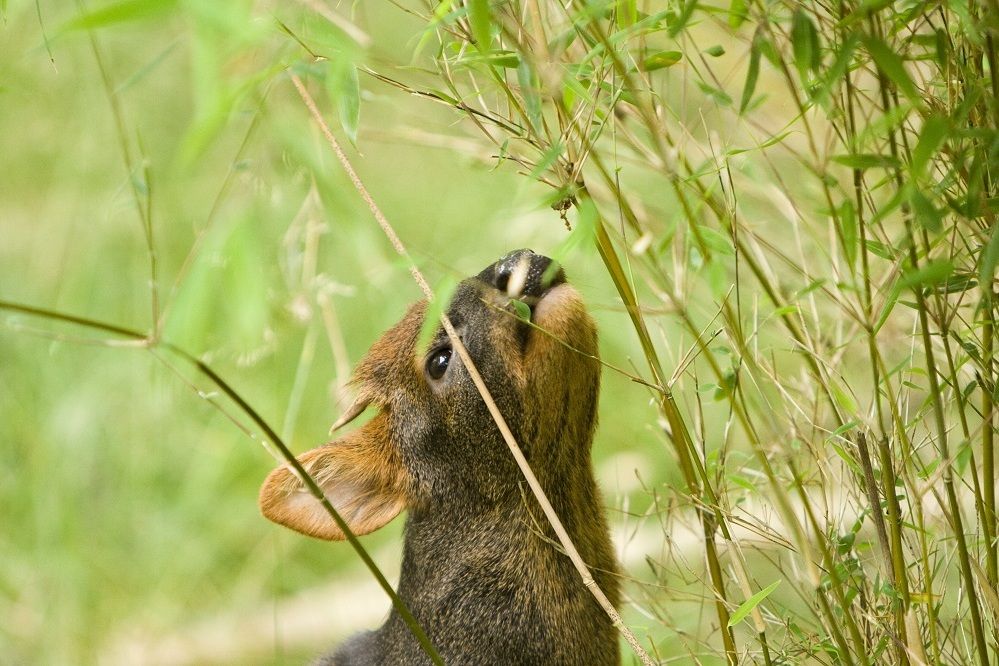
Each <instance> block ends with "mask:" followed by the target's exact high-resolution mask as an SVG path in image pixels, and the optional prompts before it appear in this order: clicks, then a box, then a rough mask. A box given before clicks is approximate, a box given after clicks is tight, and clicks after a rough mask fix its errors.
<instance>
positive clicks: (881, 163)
mask: <svg viewBox="0 0 999 666" xmlns="http://www.w3.org/2000/svg"><path fill="white" fill-rule="evenodd" d="M832 160H833V162H837V163H838V164H842V165H843V166H848V167H850V168H851V169H874V168H878V167H881V168H884V169H890V168H893V167H897V166H898V160H897V159H895V158H894V157H892V156H891V155H875V154H873V153H856V154H852V155H833V156H832Z"/></svg>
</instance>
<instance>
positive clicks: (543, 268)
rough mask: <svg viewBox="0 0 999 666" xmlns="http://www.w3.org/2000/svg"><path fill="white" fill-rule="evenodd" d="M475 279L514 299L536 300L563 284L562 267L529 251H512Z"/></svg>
mask: <svg viewBox="0 0 999 666" xmlns="http://www.w3.org/2000/svg"><path fill="white" fill-rule="evenodd" d="M479 279H480V280H482V281H483V282H486V283H487V284H490V285H492V286H493V287H496V288H497V289H499V290H500V291H503V292H507V293H509V294H510V296H513V297H514V298H520V297H523V296H526V297H528V298H538V297H540V296H541V295H542V294H543V293H545V291H546V290H548V289H549V288H551V287H552V286H553V285H556V284H562V283H563V282H565V273H564V272H563V271H562V267H561V266H559V265H558V264H557V263H556V262H554V261H552V260H551V259H549V258H548V257H546V256H543V255H540V254H535V253H534V252H532V251H531V250H515V251H513V252H511V253H510V254H508V255H506V256H505V257H503V258H502V259H500V260H499V261H497V262H496V263H495V264H493V265H492V266H490V267H489V268H487V269H485V270H484V271H482V272H481V273H480V274H479Z"/></svg>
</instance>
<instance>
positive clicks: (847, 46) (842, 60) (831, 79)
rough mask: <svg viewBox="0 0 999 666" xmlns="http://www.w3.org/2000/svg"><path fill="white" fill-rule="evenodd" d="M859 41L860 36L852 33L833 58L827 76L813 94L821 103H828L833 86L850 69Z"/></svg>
mask: <svg viewBox="0 0 999 666" xmlns="http://www.w3.org/2000/svg"><path fill="white" fill-rule="evenodd" d="M859 42H860V38H859V37H857V35H855V34H851V35H850V36H849V37H847V38H846V40H845V41H844V42H843V43H842V44H841V45H840V47H839V50H838V51H837V52H836V58H835V59H834V60H833V63H832V65H830V66H829V68H828V69H827V70H826V73H825V76H823V77H822V83H821V85H819V86H818V87H817V88H816V89H815V91H814V92H813V94H812V97H813V98H814V99H815V100H816V101H817V102H818V103H819V104H826V103H827V102H828V101H829V95H830V93H831V92H832V89H833V86H835V85H836V84H837V83H838V82H839V80H840V79H842V78H843V76H844V75H845V74H846V73H847V71H848V70H849V68H850V62H851V61H852V60H853V52H854V51H856V49H857V44H858V43H859Z"/></svg>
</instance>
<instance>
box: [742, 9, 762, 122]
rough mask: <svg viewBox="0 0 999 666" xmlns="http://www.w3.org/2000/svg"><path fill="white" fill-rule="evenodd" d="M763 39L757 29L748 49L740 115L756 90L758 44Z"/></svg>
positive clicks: (758, 58) (758, 74) (758, 64)
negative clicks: (747, 62) (747, 63)
mask: <svg viewBox="0 0 999 666" xmlns="http://www.w3.org/2000/svg"><path fill="white" fill-rule="evenodd" d="M764 39H766V38H765V37H764V36H763V32H762V31H761V30H760V29H759V28H758V29H757V30H756V34H755V35H753V43H752V45H751V46H750V47H749V68H748V69H747V70H746V82H745V83H744V84H743V86H742V99H741V100H739V114H740V115H741V114H742V113H744V112H745V111H746V107H748V106H749V102H750V101H751V100H752V99H753V91H754V90H756V80H757V78H759V76H760V44H761V42H762V40H764Z"/></svg>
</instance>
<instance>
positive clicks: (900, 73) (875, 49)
mask: <svg viewBox="0 0 999 666" xmlns="http://www.w3.org/2000/svg"><path fill="white" fill-rule="evenodd" d="M863 40H864V46H865V47H866V48H867V52H868V53H870V54H871V58H873V59H874V63H875V64H876V65H877V66H878V69H879V70H881V72H882V73H883V74H884V75H885V76H887V77H888V78H889V79H891V80H892V82H894V84H895V85H896V86H898V89H899V90H900V91H901V92H902V94H903V95H905V96H906V97H908V98H909V100H910V101H912V103H913V104H921V103H922V97H921V96H920V94H919V91H918V90H916V86H915V84H913V82H912V79H911V78H910V77H909V73H908V72H907V71H905V63H904V61H903V60H902V58H901V57H900V56H899V55H898V54H897V53H895V52H894V51H892V50H891V48H889V46H888V45H887V44H885V43H884V42H883V41H881V40H880V39H878V38H877V37H873V36H871V35H865V36H864V38H863Z"/></svg>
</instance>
